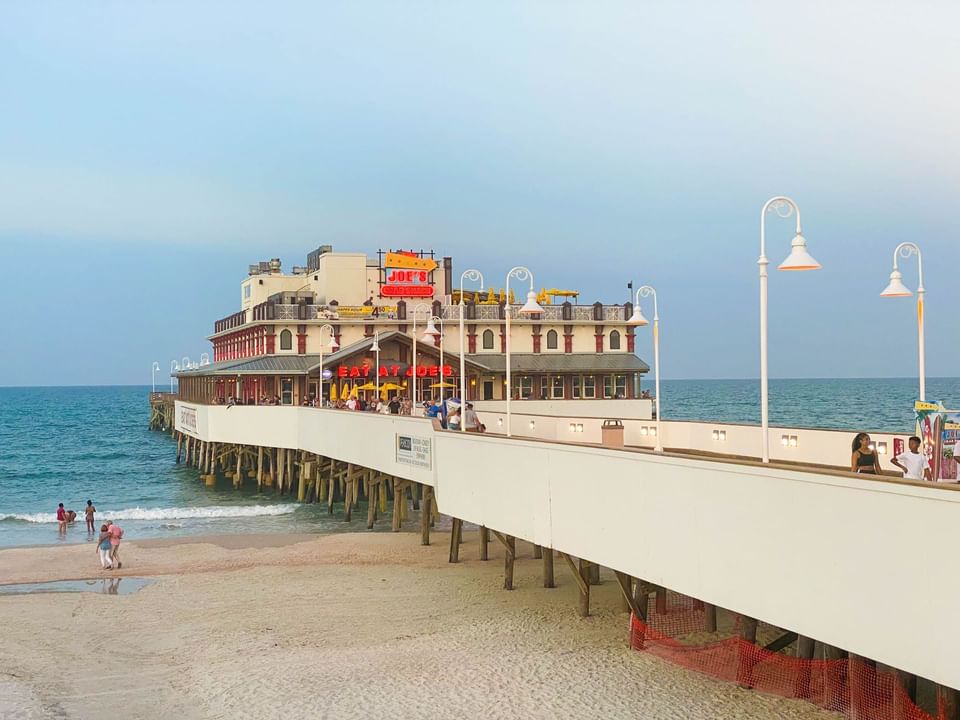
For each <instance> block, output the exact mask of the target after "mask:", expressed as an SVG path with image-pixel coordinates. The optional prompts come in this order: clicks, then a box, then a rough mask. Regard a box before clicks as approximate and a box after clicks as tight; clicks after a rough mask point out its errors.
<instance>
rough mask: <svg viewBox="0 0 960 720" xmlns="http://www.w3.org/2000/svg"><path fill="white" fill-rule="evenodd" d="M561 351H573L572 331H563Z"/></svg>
mask: <svg viewBox="0 0 960 720" xmlns="http://www.w3.org/2000/svg"><path fill="white" fill-rule="evenodd" d="M563 351H564V352H565V353H572V352H573V333H568V332H566V331H564V333H563Z"/></svg>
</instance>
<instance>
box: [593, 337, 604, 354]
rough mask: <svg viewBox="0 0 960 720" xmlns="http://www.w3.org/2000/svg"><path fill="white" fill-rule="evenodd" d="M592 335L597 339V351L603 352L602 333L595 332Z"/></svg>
mask: <svg viewBox="0 0 960 720" xmlns="http://www.w3.org/2000/svg"><path fill="white" fill-rule="evenodd" d="M594 337H595V338H596V339H597V352H598V353H602V352H603V333H597V334H596V335H594Z"/></svg>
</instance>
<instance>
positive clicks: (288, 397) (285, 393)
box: [280, 330, 293, 405]
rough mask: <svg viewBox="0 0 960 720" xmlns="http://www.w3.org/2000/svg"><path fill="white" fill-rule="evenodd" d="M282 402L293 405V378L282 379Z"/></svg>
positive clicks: (282, 403)
mask: <svg viewBox="0 0 960 720" xmlns="http://www.w3.org/2000/svg"><path fill="white" fill-rule="evenodd" d="M284 332H288V333H289V330H285V331H284ZM281 337H282V336H281ZM280 404H281V405H293V378H283V379H282V380H280Z"/></svg>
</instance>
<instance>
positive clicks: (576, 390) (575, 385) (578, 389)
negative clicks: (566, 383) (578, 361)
mask: <svg viewBox="0 0 960 720" xmlns="http://www.w3.org/2000/svg"><path fill="white" fill-rule="evenodd" d="M570 389H571V390H572V391H573V399H574V400H579V399H580V398H581V396H582V394H583V378H581V377H580V376H579V375H574V376H573V378H571V381H570Z"/></svg>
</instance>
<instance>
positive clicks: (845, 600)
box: [175, 401, 960, 717]
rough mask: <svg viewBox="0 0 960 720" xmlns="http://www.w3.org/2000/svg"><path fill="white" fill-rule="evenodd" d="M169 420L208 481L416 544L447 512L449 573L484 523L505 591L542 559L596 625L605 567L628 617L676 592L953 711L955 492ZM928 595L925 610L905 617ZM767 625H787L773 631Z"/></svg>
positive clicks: (254, 412)
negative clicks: (932, 697) (277, 496)
mask: <svg viewBox="0 0 960 720" xmlns="http://www.w3.org/2000/svg"><path fill="white" fill-rule="evenodd" d="M514 421H516V416H514ZM521 421H522V419H521ZM488 422H489V421H488ZM637 422H644V421H637ZM646 422H647V423H648V426H649V421H646ZM175 423H176V427H175V433H176V436H177V447H178V457H179V458H180V459H181V460H182V461H185V462H189V463H192V464H194V465H196V466H197V467H198V468H199V469H200V471H201V473H202V474H203V475H205V476H206V479H207V481H208V482H209V481H210V475H211V474H213V473H214V472H215V471H216V470H217V468H219V469H220V471H221V472H224V473H226V474H228V476H231V477H232V478H233V480H234V482H235V483H242V482H251V483H252V482H256V483H257V484H258V486H260V487H261V488H263V487H273V488H275V489H276V491H278V492H286V493H289V494H290V495H293V494H294V493H296V496H297V498H298V499H300V500H303V501H314V502H326V503H327V504H328V509H330V510H331V511H332V509H333V506H334V503H340V502H342V503H343V504H344V513H345V520H349V519H351V517H352V512H353V510H355V509H356V508H357V507H358V504H357V503H358V500H359V499H360V498H366V499H367V500H368V502H367V523H368V527H371V526H372V524H373V522H374V521H375V520H376V518H377V516H378V514H379V513H384V512H385V511H386V508H387V507H388V505H389V504H392V505H393V529H394V530H399V529H400V528H401V527H402V523H403V522H404V512H405V510H406V508H407V506H408V504H419V505H420V507H421V509H422V512H421V527H420V531H421V533H422V542H423V543H424V544H428V543H429V542H430V527H431V522H432V521H433V520H434V519H435V517H436V515H437V514H438V513H442V514H444V515H447V516H450V517H451V518H452V519H453V520H452V532H451V543H450V561H451V562H457V561H459V560H460V559H461V557H462V552H463V549H462V548H461V547H460V545H461V542H460V540H461V539H462V537H463V533H464V524H465V523H470V524H472V525H475V526H477V527H478V528H479V529H478V531H477V541H478V542H477V547H478V557H479V558H481V559H485V558H486V557H488V556H489V555H488V546H489V542H491V540H492V541H493V542H495V543H498V544H499V545H501V546H502V547H503V548H504V574H503V586H504V588H505V589H506V590H510V589H512V587H513V586H514V573H513V570H514V567H515V564H516V563H517V562H529V561H531V560H533V561H536V562H538V563H541V564H542V580H543V585H544V587H545V588H551V587H553V586H554V585H555V583H556V582H557V581H558V580H560V581H562V578H563V577H564V573H569V577H570V578H572V580H573V581H574V582H575V583H576V584H577V586H578V590H579V598H580V599H579V603H578V612H579V613H580V614H581V615H584V616H586V615H588V614H589V612H590V587H591V585H592V584H593V583H595V582H597V581H599V579H600V574H599V568H601V567H603V568H607V569H608V570H609V571H610V572H611V573H612V574H613V577H614V579H615V580H616V582H617V583H618V585H619V587H620V589H621V594H622V597H623V605H624V608H629V610H630V611H631V612H632V614H633V617H634V622H636V621H637V620H639V621H641V622H642V621H643V620H644V619H645V618H646V617H647V616H648V614H650V613H657V612H661V611H665V609H666V608H667V604H668V603H669V602H672V600H671V598H675V597H676V596H677V594H681V595H682V596H685V597H688V598H691V599H693V601H694V602H696V603H697V611H698V612H700V613H701V614H702V617H704V618H705V619H706V623H707V626H708V627H713V628H714V629H715V628H716V626H717V624H718V623H719V624H720V625H723V624H724V623H728V622H729V621H730V619H731V618H733V622H735V625H736V628H737V633H738V635H739V639H740V642H741V643H742V644H743V645H742V646H743V647H755V648H757V650H758V651H760V650H762V649H763V648H764V647H765V646H766V649H767V652H776V651H778V650H782V649H783V648H784V647H786V646H792V647H793V648H794V652H795V654H796V657H800V658H803V657H812V656H813V654H814V650H815V649H816V652H817V653H818V656H823V657H825V658H828V659H831V661H832V662H835V663H845V665H844V667H846V666H847V665H850V667H851V668H853V667H857V668H859V667H861V665H862V663H864V662H866V663H874V664H875V663H881V664H882V665H885V666H888V667H890V668H892V669H894V671H895V672H896V677H899V678H902V680H903V687H905V688H907V690H904V692H906V693H908V695H909V693H910V692H913V693H914V694H915V692H916V691H915V690H913V691H910V690H909V688H911V687H914V688H915V683H916V681H915V680H914V678H915V677H920V678H927V679H929V680H930V681H932V682H933V683H936V684H937V686H938V690H937V692H938V693H939V705H940V707H941V710H942V712H941V716H942V717H955V707H956V696H955V693H954V691H953V690H952V689H951V688H955V687H957V686H960V671H958V670H957V668H958V667H960V664H958V661H960V628H958V625H957V624H956V623H953V622H952V621H951V618H952V605H953V597H954V595H955V593H954V592H953V591H954V589H955V586H956V580H955V578H954V574H953V573H950V572H947V571H945V568H948V567H950V566H951V560H952V553H953V548H955V547H957V546H958V543H960V524H958V523H956V522H955V518H956V516H957V513H958V512H960V505H958V503H960V493H958V492H957V489H956V488H955V487H953V486H947V485H931V484H924V483H917V482H912V481H904V480H900V479H895V478H887V477H881V478H871V479H867V478H865V477H864V476H856V475H852V474H850V473H849V472H845V471H843V470H841V469H831V468H828V467H823V466H810V465H806V464H803V463H801V462H795V463H788V462H781V461H778V460H777V458H774V462H773V463H771V464H763V463H760V462H757V461H755V460H751V459H744V458H739V457H720V456H710V455H706V454H701V453H695V452H691V451H689V450H688V451H686V452H674V451H672V450H671V449H670V448H671V445H670V443H669V442H666V443H665V444H666V447H667V448H668V449H667V451H666V452H664V453H655V452H652V451H651V450H648V449H645V448H642V447H629V446H627V447H622V448H621V447H603V446H602V445H600V444H596V443H582V442H560V441H557V440H545V439H539V438H531V437H517V436H514V437H511V438H508V437H506V436H503V435H497V434H494V433H488V434H476V433H461V432H456V431H444V430H442V429H441V428H440V427H439V423H435V422H433V421H430V420H427V419H424V418H417V417H404V416H394V415H378V414H373V413H356V412H346V411H338V410H327V409H319V408H301V407H282V406H279V407H278V406H236V407H225V406H218V405H201V404H197V403H185V402H180V401H178V402H177V403H176V413H175ZM535 424H536V421H535ZM576 424H577V423H574V425H575V426H576ZM664 425H666V423H664ZM528 427H529V422H528ZM565 427H567V428H568V427H569V424H567V425H566V426H565ZM688 430H689V428H688ZM752 430H754V431H756V428H753V429H752ZM568 431H569V429H568ZM663 432H664V434H665V438H666V437H667V433H668V432H671V430H664V431H663ZM677 432H679V430H677ZM745 432H746V430H745ZM798 432H799V431H798ZM811 432H813V431H811ZM835 435H836V438H837V442H839V441H840V439H844V440H845V441H846V442H847V443H848V442H849V434H848V433H835ZM706 437H707V438H709V439H710V440H711V442H712V439H713V434H712V431H711V432H710V434H708V435H706ZM810 437H811V438H812V437H813V435H810ZM731 440H733V438H731ZM880 441H886V440H884V439H881V440H880ZM811 442H813V441H812V440H811ZM786 447H787V448H788V449H789V447H790V446H789V443H788V444H787V446H786ZM847 447H849V445H847ZM907 509H908V510H909V511H907ZM520 543H524V547H523V548H522V549H521V546H520ZM527 544H528V545H527ZM527 547H529V550H528V549H527ZM528 553H529V554H528ZM528 558H529V559H528ZM557 564H559V567H560V568H561V569H560V571H559V572H557V570H556V565H557ZM555 573H556V574H555ZM894 573H895V575H894ZM894 576H895V577H896V582H892V581H891V579H890V578H891V577H894ZM918 594H922V596H923V598H924V603H923V611H922V612H914V613H910V615H909V618H908V619H902V618H903V616H904V612H905V611H906V610H908V609H909V608H914V607H916V606H917V597H918ZM718 618H719V619H718ZM758 627H760V628H761V631H760V632H759V633H758ZM764 628H766V629H767V630H768V631H769V629H770V628H777V629H782V631H783V632H782V634H781V636H779V638H773V639H772V640H771V639H769V638H767V639H764V637H765V634H764V632H763V629H764ZM641 636H642V632H641ZM640 644H641V645H642V644H643V643H642V642H641V643H640ZM634 646H637V642H636V627H635V628H634ZM770 648H773V650H772V651H771V650H770ZM743 657H744V658H745V659H744V661H743V662H742V663H741V669H740V671H739V672H740V673H741V675H740V676H739V681H741V682H742V684H744V685H746V686H751V685H752V683H753V680H752V678H753V677H754V670H753V669H752V668H753V666H754V665H755V664H756V663H757V662H759V661H756V660H754V661H749V660H748V656H747V655H744V656H743ZM867 659H869V660H867ZM868 667H872V666H870V665H868ZM844 672H845V673H846V671H844ZM757 675H759V672H757ZM844 677H846V674H845V675H844ZM851 677H853V675H851ZM857 677H859V675H857ZM843 688H844V689H842V690H838V691H837V692H840V693H841V694H842V693H846V695H845V696H844V697H846V698H847V700H846V702H847V705H848V706H850V707H851V712H852V713H853V715H852V716H857V717H872V716H871V715H868V714H865V713H864V712H859V711H857V712H859V714H857V712H853V711H854V710H857V708H856V707H854V706H855V705H856V698H857V697H859V695H858V694H857V693H858V692H859V691H858V690H857V689H856V687H855V688H854V689H853V692H852V694H851V689H850V688H849V686H848V684H846V681H844V686H843ZM951 713H953V715H951ZM894 717H896V716H894Z"/></svg>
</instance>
